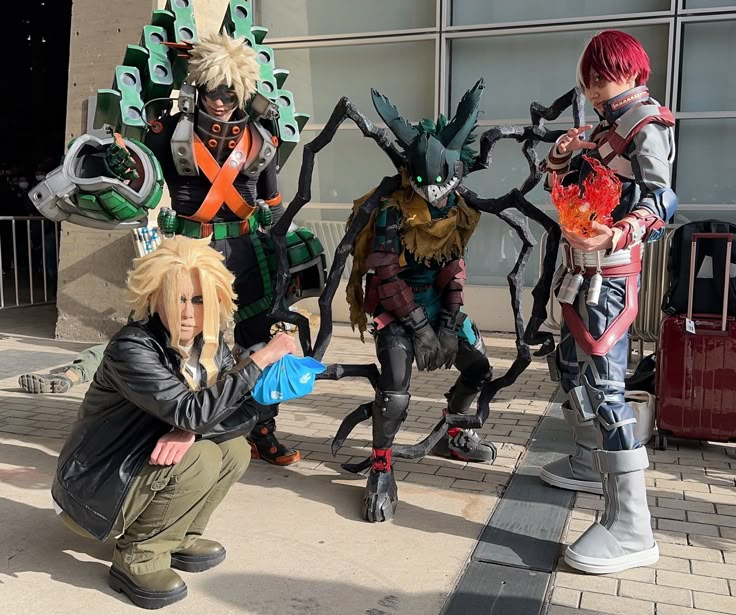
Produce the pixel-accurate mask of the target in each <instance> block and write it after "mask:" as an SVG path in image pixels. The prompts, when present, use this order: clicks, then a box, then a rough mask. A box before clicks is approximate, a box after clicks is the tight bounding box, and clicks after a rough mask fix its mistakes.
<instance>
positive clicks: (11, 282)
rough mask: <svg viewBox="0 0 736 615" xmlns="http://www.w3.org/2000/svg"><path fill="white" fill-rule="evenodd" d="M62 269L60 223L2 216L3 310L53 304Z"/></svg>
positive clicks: (0, 303) (0, 265)
mask: <svg viewBox="0 0 736 615" xmlns="http://www.w3.org/2000/svg"><path fill="white" fill-rule="evenodd" d="M58 265H59V224H58V223H56V222H51V221H50V220H47V219H46V218H43V217H39V216H0V271H2V280H1V281H0V309H3V308H12V307H26V306H30V305H41V304H44V303H53V302H54V301H55V298H56V280H57V273H58V269H59V267H58Z"/></svg>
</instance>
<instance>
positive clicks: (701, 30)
mask: <svg viewBox="0 0 736 615" xmlns="http://www.w3.org/2000/svg"><path fill="white" fill-rule="evenodd" d="M733 1H734V2H736V0H733ZM734 64H736V20H724V21H718V22H713V21H710V22H690V23H685V24H684V26H683V36H682V72H681V75H682V79H681V84H682V85H681V86H680V104H679V110H680V111H736V75H734V72H733V71H732V70H724V67H726V66H734Z"/></svg>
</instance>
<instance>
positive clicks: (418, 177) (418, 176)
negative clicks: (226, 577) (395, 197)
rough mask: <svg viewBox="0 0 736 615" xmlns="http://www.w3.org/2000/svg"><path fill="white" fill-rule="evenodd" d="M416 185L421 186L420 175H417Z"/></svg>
mask: <svg viewBox="0 0 736 615" xmlns="http://www.w3.org/2000/svg"><path fill="white" fill-rule="evenodd" d="M417 183H418V184H421V183H422V176H421V175H417Z"/></svg>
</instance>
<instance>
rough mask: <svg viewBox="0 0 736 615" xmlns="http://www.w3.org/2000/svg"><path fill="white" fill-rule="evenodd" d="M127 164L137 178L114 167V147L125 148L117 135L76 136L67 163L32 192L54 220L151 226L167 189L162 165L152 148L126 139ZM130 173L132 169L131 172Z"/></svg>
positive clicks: (106, 226)
mask: <svg viewBox="0 0 736 615" xmlns="http://www.w3.org/2000/svg"><path fill="white" fill-rule="evenodd" d="M121 141H122V142H124V145H125V147H126V148H127V150H128V152H127V156H128V157H129V158H130V160H129V161H127V166H128V167H129V166H130V161H132V162H133V163H134V166H135V173H136V174H137V175H138V177H137V178H132V177H131V179H125V180H122V179H119V178H117V177H114V176H113V177H110V176H109V175H108V173H109V172H110V171H109V170H108V168H107V167H108V164H109V162H108V160H107V158H108V153H107V152H108V151H109V150H110V149H111V148H110V146H113V147H112V149H113V153H114V152H115V151H116V149H115V148H116V147H117V148H119V149H122V148H120V142H117V143H116V137H105V138H99V137H97V136H95V135H91V134H86V135H82V136H81V137H79V138H78V139H75V140H74V141H73V142H72V143H71V144H70V147H69V151H68V152H67V154H66V156H65V158H64V162H63V164H62V165H61V166H60V167H58V168H57V169H54V170H53V171H51V172H50V173H49V174H48V175H46V177H45V179H44V180H43V181H42V182H41V183H39V184H38V185H37V186H35V187H34V188H33V189H32V190H31V191H30V192H29V193H28V195H29V198H30V199H31V202H32V203H33V205H34V206H35V207H36V209H38V211H39V212H40V213H41V214H42V215H43V216H45V217H46V218H48V219H50V220H53V221H54V222H62V221H68V222H73V223H74V224H79V225H81V226H87V227H90V228H97V229H104V230H113V229H126V228H137V227H141V226H146V224H147V223H148V213H149V211H150V210H151V209H154V208H155V207H156V205H158V203H159V201H160V200H161V195H162V194H163V183H164V179H163V173H162V172H161V165H160V164H159V162H158V160H156V157H155V156H154V155H153V153H152V152H151V150H150V149H148V148H147V147H146V146H145V145H144V144H143V143H141V142H139V141H136V140H134V139H124V140H122V139H121ZM128 174H129V175H130V173H129V172H128Z"/></svg>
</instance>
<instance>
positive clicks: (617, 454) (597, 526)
mask: <svg viewBox="0 0 736 615" xmlns="http://www.w3.org/2000/svg"><path fill="white" fill-rule="evenodd" d="M593 457H594V459H595V462H596V464H597V466H598V468H599V469H600V471H601V474H602V475H603V495H604V496H605V499H606V507H605V511H604V513H603V518H602V519H601V521H600V523H594V524H593V525H591V526H590V527H589V528H588V529H587V531H586V532H585V533H584V534H583V535H582V536H581V537H580V538H578V540H576V541H575V543H574V544H572V545H570V546H569V547H567V549H566V550H565V562H567V564H568V565H570V566H572V567H573V568H577V569H578V570H582V571H583V572H589V573H591V574H608V573H610V572H620V571H621V570H628V569H629V568H636V567H637V566H649V565H651V564H654V563H655V562H656V561H657V560H658V559H659V549H658V548H657V543H655V542H654V536H653V535H652V526H651V517H650V515H649V507H648V506H647V489H646V485H645V483H644V470H645V469H646V468H647V467H648V466H649V459H648V458H647V449H645V448H644V447H641V448H635V449H634V450H631V451H603V450H596V451H594V452H593Z"/></svg>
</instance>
